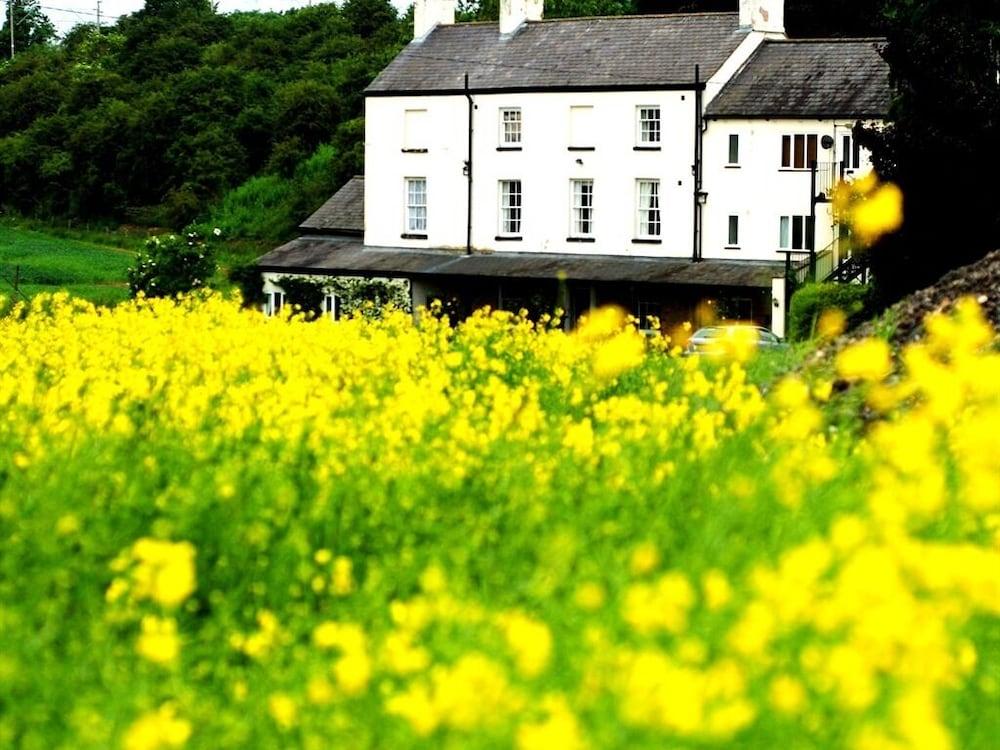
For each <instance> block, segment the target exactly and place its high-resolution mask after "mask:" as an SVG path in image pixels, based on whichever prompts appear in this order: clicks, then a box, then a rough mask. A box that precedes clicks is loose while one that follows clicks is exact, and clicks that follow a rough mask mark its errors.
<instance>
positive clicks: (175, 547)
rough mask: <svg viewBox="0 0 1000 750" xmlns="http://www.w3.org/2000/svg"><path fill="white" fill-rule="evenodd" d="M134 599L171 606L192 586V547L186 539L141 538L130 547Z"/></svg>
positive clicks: (193, 573)
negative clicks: (149, 600)
mask: <svg viewBox="0 0 1000 750" xmlns="http://www.w3.org/2000/svg"><path fill="white" fill-rule="evenodd" d="M132 556H133V558H134V559H135V560H136V561H137V562H138V564H137V566H136V568H135V570H134V571H133V578H134V581H135V589H134V594H135V597H136V599H145V598H149V599H152V600H153V601H155V602H158V603H159V604H163V605H164V606H168V607H175V606H177V605H178V604H180V603H181V602H183V601H184V600H185V599H187V598H188V597H189V596H190V595H191V594H192V593H193V592H194V589H195V570H194V556H195V550H194V547H193V546H192V545H191V544H189V543H188V542H176V543H174V542H165V541H160V540H158V539H149V538H144V539H140V540H138V541H137V542H136V543H135V544H134V545H133V546H132Z"/></svg>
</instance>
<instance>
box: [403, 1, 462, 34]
mask: <svg viewBox="0 0 1000 750" xmlns="http://www.w3.org/2000/svg"><path fill="white" fill-rule="evenodd" d="M453 23H455V0H416V2H414V3H413V38H414V39H423V38H424V37H425V36H427V35H428V34H429V33H430V32H431V31H433V30H434V27H435V26H444V25H448V24H453Z"/></svg>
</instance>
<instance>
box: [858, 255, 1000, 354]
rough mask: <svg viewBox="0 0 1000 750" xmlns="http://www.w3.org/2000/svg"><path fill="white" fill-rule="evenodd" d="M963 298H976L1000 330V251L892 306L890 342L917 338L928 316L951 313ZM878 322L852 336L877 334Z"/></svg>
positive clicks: (902, 343)
mask: <svg viewBox="0 0 1000 750" xmlns="http://www.w3.org/2000/svg"><path fill="white" fill-rule="evenodd" d="M963 297H973V298H975V299H976V300H977V301H978V302H979V305H980V306H981V307H982V308H983V312H984V313H986V317H987V319H988V320H989V321H990V322H991V323H992V324H993V328H994V330H1000V250H995V251H994V252H992V253H990V254H989V255H987V256H986V257H985V258H983V259H982V260H980V261H976V262H975V263H972V264H970V265H968V266H963V267H962V268H957V269H955V270H954V271H950V272H948V273H947V274H945V275H944V276H942V277H941V279H940V281H938V282H937V283H936V284H934V285H933V286H929V287H927V288H926V289H921V290H920V291H919V292H914V293H913V294H911V295H910V296H909V297H906V298H905V299H903V300H902V301H900V302H898V303H897V304H895V305H893V306H892V307H891V308H889V310H888V313H887V315H888V320H889V321H891V322H892V323H893V324H894V325H895V330H894V331H893V333H892V335H891V336H890V337H889V341H891V342H892V343H893V344H894V345H900V346H901V345H904V344H908V343H910V342H913V341H916V340H917V339H919V338H921V337H922V336H923V334H924V325H923V323H924V317H925V316H927V315H928V314H929V313H932V312H948V311H949V310H951V308H952V307H953V306H954V304H955V303H956V302H957V301H958V300H960V299H962V298H963ZM876 325H877V324H875V323H866V324H865V325H863V326H861V327H860V328H859V329H858V330H857V331H854V332H852V334H851V338H858V337H859V336H862V337H863V336H866V335H871V334H873V333H875V332H876V330H877V328H876Z"/></svg>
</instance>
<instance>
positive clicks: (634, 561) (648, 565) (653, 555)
mask: <svg viewBox="0 0 1000 750" xmlns="http://www.w3.org/2000/svg"><path fill="white" fill-rule="evenodd" d="M659 564H660V552H659V550H657V549H656V547H655V546H654V545H653V543H652V542H644V543H642V544H640V545H639V546H637V547H636V548H635V549H633V550H632V556H631V557H630V558H629V565H628V566H629V570H631V571H632V575H637V576H639V575H644V574H646V573H649V572H650V571H652V570H653V569H654V568H655V567H656V566H657V565H659Z"/></svg>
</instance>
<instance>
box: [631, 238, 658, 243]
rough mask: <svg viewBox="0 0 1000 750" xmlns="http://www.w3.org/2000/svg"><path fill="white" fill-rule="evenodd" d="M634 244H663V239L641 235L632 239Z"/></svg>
mask: <svg viewBox="0 0 1000 750" xmlns="http://www.w3.org/2000/svg"><path fill="white" fill-rule="evenodd" d="M632 244H633V245H662V244H663V240H658V239H656V238H655V237H639V238H636V239H634V240H632Z"/></svg>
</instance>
